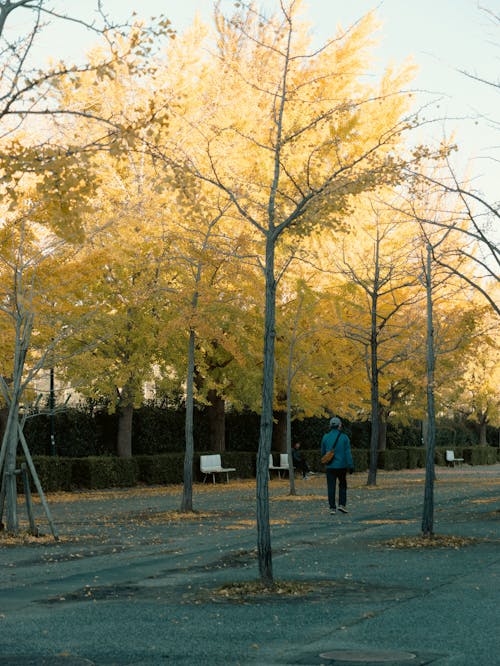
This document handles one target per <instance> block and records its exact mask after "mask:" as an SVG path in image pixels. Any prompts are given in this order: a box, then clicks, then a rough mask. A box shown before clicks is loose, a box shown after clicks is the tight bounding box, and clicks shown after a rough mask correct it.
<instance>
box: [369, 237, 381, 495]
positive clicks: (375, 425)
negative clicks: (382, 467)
mask: <svg viewBox="0 0 500 666" xmlns="http://www.w3.org/2000/svg"><path fill="white" fill-rule="evenodd" d="M378 249H379V244H378V243H377V245H376V261H375V275H374V278H373V293H372V311H371V330H370V378H371V387H370V402H371V426H372V427H371V433H370V468H369V470H368V481H367V485H369V486H375V485H377V464H378V443H379V431H380V427H379V414H380V405H379V402H380V401H379V387H378V375H379V368H378V327H377V306H378V289H379V286H378V280H379V262H378Z"/></svg>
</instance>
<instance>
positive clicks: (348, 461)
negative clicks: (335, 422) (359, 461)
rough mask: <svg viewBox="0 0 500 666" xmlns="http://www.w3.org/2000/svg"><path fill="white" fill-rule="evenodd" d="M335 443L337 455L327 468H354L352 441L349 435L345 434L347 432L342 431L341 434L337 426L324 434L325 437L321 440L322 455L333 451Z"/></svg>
mask: <svg viewBox="0 0 500 666" xmlns="http://www.w3.org/2000/svg"><path fill="white" fill-rule="evenodd" d="M337 435H338V439H337ZM335 442H336V443H335ZM334 444H335V455H334V456H333V460H331V461H330V462H329V463H328V465H327V466H326V468H327V469H354V463H353V461H352V453H351V442H350V441H349V437H348V436H347V435H346V434H345V432H341V433H340V434H339V431H338V429H337V428H333V429H332V430H330V432H327V433H326V435H323V439H322V440H321V455H322V456H324V455H325V453H326V452H327V451H331V449H332V447H333V445H334Z"/></svg>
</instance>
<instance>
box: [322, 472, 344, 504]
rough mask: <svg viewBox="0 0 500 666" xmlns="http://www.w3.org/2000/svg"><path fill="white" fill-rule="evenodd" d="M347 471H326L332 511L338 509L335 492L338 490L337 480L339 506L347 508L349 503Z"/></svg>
mask: <svg viewBox="0 0 500 666" xmlns="http://www.w3.org/2000/svg"><path fill="white" fill-rule="evenodd" d="M346 474H347V469H346V468H345V467H344V468H343V469H331V468H328V467H327V469H326V483H327V485H328V504H329V505H330V509H336V508H337V505H336V504H335V492H336V489H337V479H338V480H339V505H340V506H345V505H346V502H347V480H346Z"/></svg>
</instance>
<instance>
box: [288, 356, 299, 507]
mask: <svg viewBox="0 0 500 666" xmlns="http://www.w3.org/2000/svg"><path fill="white" fill-rule="evenodd" d="M292 354H293V352H291V355H290V361H289V364H288V381H287V389H286V452H287V455H288V480H289V483H290V495H296V494H297V491H296V490H295V471H294V469H293V457H292V364H291V360H292V359H291V356H292Z"/></svg>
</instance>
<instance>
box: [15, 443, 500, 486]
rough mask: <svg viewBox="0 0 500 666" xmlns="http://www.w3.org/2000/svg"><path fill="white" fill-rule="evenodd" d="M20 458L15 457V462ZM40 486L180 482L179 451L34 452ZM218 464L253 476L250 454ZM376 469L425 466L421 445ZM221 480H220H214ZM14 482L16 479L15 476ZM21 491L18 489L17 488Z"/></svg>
mask: <svg viewBox="0 0 500 666" xmlns="http://www.w3.org/2000/svg"><path fill="white" fill-rule="evenodd" d="M445 451H446V449H445V448H438V449H436V455H435V463H436V465H445V464H446V462H445ZM454 451H455V455H456V456H457V457H460V458H464V460H465V462H466V463H467V464H469V465H492V464H495V463H496V462H500V449H498V448H495V447H491V446H488V447H486V446H484V447H477V446H475V447H471V448H462V449H455V450H454ZM352 454H353V460H354V466H355V469H356V471H357V472H364V471H366V470H367V469H368V467H369V451H367V450H366V449H353V452H352ZM200 455H202V454H199V453H197V454H195V456H194V463H193V479H194V481H198V482H200V481H202V480H203V476H202V474H201V473H200ZM306 455H307V461H308V464H309V466H310V468H311V469H312V470H313V471H320V470H322V469H323V466H322V464H321V461H320V452H319V450H315V451H307V452H306ZM21 462H22V459H20V460H19V464H20V463H21ZM33 462H34V464H35V467H36V470H37V473H38V476H39V478H40V482H41V484H42V488H43V489H44V491H45V492H57V491H68V490H76V489H83V488H85V489H92V490H98V489H103V488H130V487H133V486H136V485H138V484H145V485H168V484H178V483H182V480H183V467H184V454H182V453H164V454H160V455H139V456H134V457H132V458H117V457H110V456H88V457H85V458H66V457H59V456H54V457H52V456H34V457H33ZM222 463H223V465H224V466H226V467H235V468H236V473H232V475H231V476H233V477H234V476H235V477H237V478H240V479H249V478H254V477H255V473H256V456H255V453H253V452H248V451H246V452H236V453H223V454H222ZM378 467H379V468H380V469H385V470H399V469H414V468H422V467H425V449H423V448H420V449H416V448H414V447H407V448H403V449H393V450H386V451H380V452H379V455H378ZM218 480H219V481H221V482H224V481H225V479H222V478H221V479H218ZM19 486H20V479H19ZM19 491H20V492H22V488H21V487H19Z"/></svg>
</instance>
